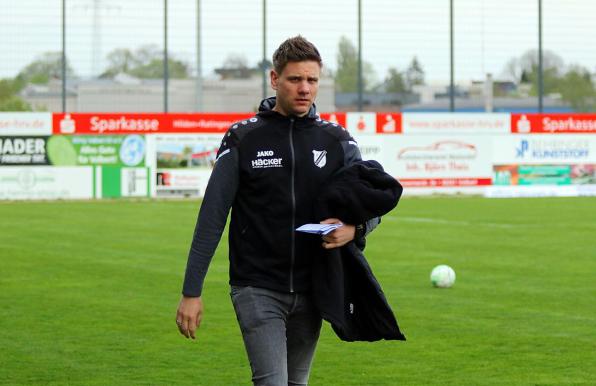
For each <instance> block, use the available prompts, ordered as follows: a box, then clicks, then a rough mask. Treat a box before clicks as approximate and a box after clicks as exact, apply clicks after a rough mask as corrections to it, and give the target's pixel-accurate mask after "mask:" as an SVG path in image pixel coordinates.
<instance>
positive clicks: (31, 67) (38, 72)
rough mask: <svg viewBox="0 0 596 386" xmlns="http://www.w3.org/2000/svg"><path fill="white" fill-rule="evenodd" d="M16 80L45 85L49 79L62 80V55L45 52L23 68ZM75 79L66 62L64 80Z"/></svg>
mask: <svg viewBox="0 0 596 386" xmlns="http://www.w3.org/2000/svg"><path fill="white" fill-rule="evenodd" d="M17 77H18V78H20V79H22V80H23V81H24V82H25V83H35V84H47V83H48V82H49V81H50V79H62V53H61V52H57V51H56V52H45V53H43V54H41V55H40V56H38V57H37V58H36V59H35V60H34V61H33V62H31V63H30V64H28V65H27V66H26V67H25V68H23V69H22V70H21V71H20V72H19V74H18V75H17ZM73 77H75V73H74V70H73V69H72V67H71V66H70V64H68V60H66V78H73Z"/></svg>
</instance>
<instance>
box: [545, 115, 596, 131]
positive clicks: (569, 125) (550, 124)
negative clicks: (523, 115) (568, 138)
mask: <svg viewBox="0 0 596 386" xmlns="http://www.w3.org/2000/svg"><path fill="white" fill-rule="evenodd" d="M542 124H543V126H544V131H549V132H551V133H554V132H555V131H578V132H586V131H596V120H586V119H573V118H567V119H553V118H550V117H545V118H543V119H542Z"/></svg>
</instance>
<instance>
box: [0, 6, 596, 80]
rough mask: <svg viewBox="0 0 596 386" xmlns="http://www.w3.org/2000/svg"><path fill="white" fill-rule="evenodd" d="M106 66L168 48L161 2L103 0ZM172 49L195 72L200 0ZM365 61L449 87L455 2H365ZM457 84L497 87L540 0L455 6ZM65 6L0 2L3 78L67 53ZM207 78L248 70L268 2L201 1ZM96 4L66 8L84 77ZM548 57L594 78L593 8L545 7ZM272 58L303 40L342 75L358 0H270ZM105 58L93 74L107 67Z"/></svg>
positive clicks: (531, 28) (530, 36)
mask: <svg viewBox="0 0 596 386" xmlns="http://www.w3.org/2000/svg"><path fill="white" fill-rule="evenodd" d="M101 2H102V3H103V5H104V7H103V8H102V11H101V14H100V20H101V23H100V25H101V35H100V36H101V39H100V48H101V57H102V58H105V56H106V54H107V53H108V52H110V51H111V50H113V49H114V48H119V47H126V48H133V49H134V48H137V47H139V46H141V45H145V44H156V45H158V46H160V47H162V46H163V37H162V36H163V35H162V33H163V32H162V31H163V14H162V12H163V1H162V0H146V1H142V0H101ZM169 3H170V5H169V24H170V28H169V50H170V53H171V54H172V55H173V56H175V57H176V58H178V59H182V60H185V61H187V62H190V63H191V64H192V67H193V68H194V64H195V57H196V27H195V21H196V0H169ZM362 3H363V6H362V7H363V56H364V59H365V60H366V61H368V62H370V63H371V64H372V65H373V67H374V69H375V71H376V74H377V78H378V79H379V80H382V78H384V76H385V74H386V72H387V69H388V68H389V67H391V66H393V67H397V68H398V69H402V70H403V69H405V67H406V66H407V65H408V63H409V62H410V60H411V59H412V57H413V56H414V55H416V56H417V57H418V58H419V60H420V62H421V63H422V65H423V67H424V70H425V72H426V78H427V80H429V81H434V80H436V81H443V82H446V81H447V80H448V78H449V24H448V22H449V20H448V16H449V9H448V6H449V1H448V0H363V1H362ZM454 3H455V48H456V55H455V64H456V73H455V75H456V79H457V80H464V81H467V80H471V79H481V78H483V76H484V74H485V73H486V72H491V73H493V74H494V75H496V77H497V78H499V77H500V76H501V75H502V73H503V69H504V66H505V63H506V62H507V61H508V60H509V59H510V58H512V57H519V56H520V55H522V54H523V53H524V52H525V51H526V50H527V49H531V48H536V47H537V44H538V39H537V10H538V6H537V4H538V2H537V1H536V0H454ZM60 7H61V1H60V0H20V1H18V2H17V1H14V0H0V48H1V49H2V52H3V54H4V59H3V60H2V61H1V62H0V77H6V76H14V75H15V74H16V73H17V72H18V71H19V70H20V69H21V68H22V67H23V66H25V65H26V64H27V63H29V62H30V61H32V60H33V59H34V58H35V57H36V55H38V54H40V53H42V52H44V51H58V50H60V47H61V40H60V38H61V30H60V22H61V8H60ZM201 7H202V23H203V27H202V47H203V48H202V51H203V60H202V67H203V71H202V73H203V75H206V76H209V75H211V74H212V73H213V68H215V67H218V66H220V65H221V64H222V63H223V61H224V60H225V58H226V57H227V56H228V55H229V54H231V53H234V54H240V55H244V56H245V57H246V58H247V59H248V62H249V64H251V65H252V64H255V63H256V62H257V61H258V60H260V58H261V56H262V48H261V45H262V40H261V39H262V24H261V22H262V0H248V1H240V0H217V1H216V0H201ZM92 9H93V0H67V22H68V29H67V53H68V57H69V59H70V61H71V63H72V65H73V67H74V68H75V72H76V73H77V74H78V75H80V76H89V75H91V73H92V69H93V68H94V66H93V65H92V62H93V58H94V57H96V56H94V55H93V50H92V47H93V28H92V25H93V17H92V14H93V12H92ZM543 12H544V13H543V15H544V22H543V23H544V27H543V28H544V48H545V49H548V50H552V51H554V52H556V53H557V54H559V55H560V56H561V57H562V58H563V59H564V61H565V63H566V64H580V65H582V66H584V67H587V68H588V69H590V71H592V72H596V27H595V26H594V15H596V1H594V0H566V1H561V0H543ZM267 17H268V26H267V38H268V39H267V56H268V57H270V56H271V54H272V52H273V50H274V49H275V47H276V46H277V45H278V44H279V43H280V42H281V41H282V40H284V39H285V38H287V37H289V36H293V35H296V34H298V33H300V34H302V35H304V36H306V37H307V38H309V39H310V40H312V41H313V42H314V43H315V44H316V45H317V46H318V47H319V49H320V51H321V53H322V55H323V59H324V62H325V64H326V65H327V66H328V67H329V68H332V69H335V68H336V52H337V44H338V41H339V38H340V36H342V35H343V36H346V37H348V38H349V39H350V40H352V41H353V42H354V44H356V42H357V1H356V0H348V1H339V0H327V1H325V0H302V1H300V2H296V1H288V0H269V1H268V5H267ZM105 65H106V61H105V59H103V60H102V62H101V63H100V65H99V66H97V65H96V66H95V68H104V67H105Z"/></svg>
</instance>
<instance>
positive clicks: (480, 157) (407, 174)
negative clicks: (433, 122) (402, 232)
mask: <svg viewBox="0 0 596 386" xmlns="http://www.w3.org/2000/svg"><path fill="white" fill-rule="evenodd" d="M378 140H379V141H380V143H381V148H382V150H381V154H382V158H380V159H379V160H380V162H381V163H382V164H383V166H384V167H385V169H386V170H387V172H388V173H390V174H392V175H394V176H395V177H397V178H398V179H399V180H400V181H401V182H402V185H404V186H405V187H408V186H411V187H471V186H485V185H490V184H491V179H492V163H491V150H492V149H491V144H490V137H484V136H425V135H418V136H414V135H409V136H395V137H390V138H379V139H378Z"/></svg>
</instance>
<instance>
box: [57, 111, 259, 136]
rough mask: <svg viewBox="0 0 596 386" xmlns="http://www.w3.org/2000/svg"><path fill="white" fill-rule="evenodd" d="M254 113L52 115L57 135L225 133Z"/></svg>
mask: <svg viewBox="0 0 596 386" xmlns="http://www.w3.org/2000/svg"><path fill="white" fill-rule="evenodd" d="M253 115H254V114H253V113H208V114H207V113H206V114H202V113H197V114H192V113H188V114H160V113H154V114H151V113H149V114H145V113H97V114H94V113H72V114H53V118H52V121H53V122H52V131H53V133H54V134H157V133H223V132H225V131H226V130H227V129H228V128H229V127H230V126H231V125H232V124H233V123H235V122H238V121H242V120H244V119H249V118H250V117H252V116H253Z"/></svg>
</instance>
